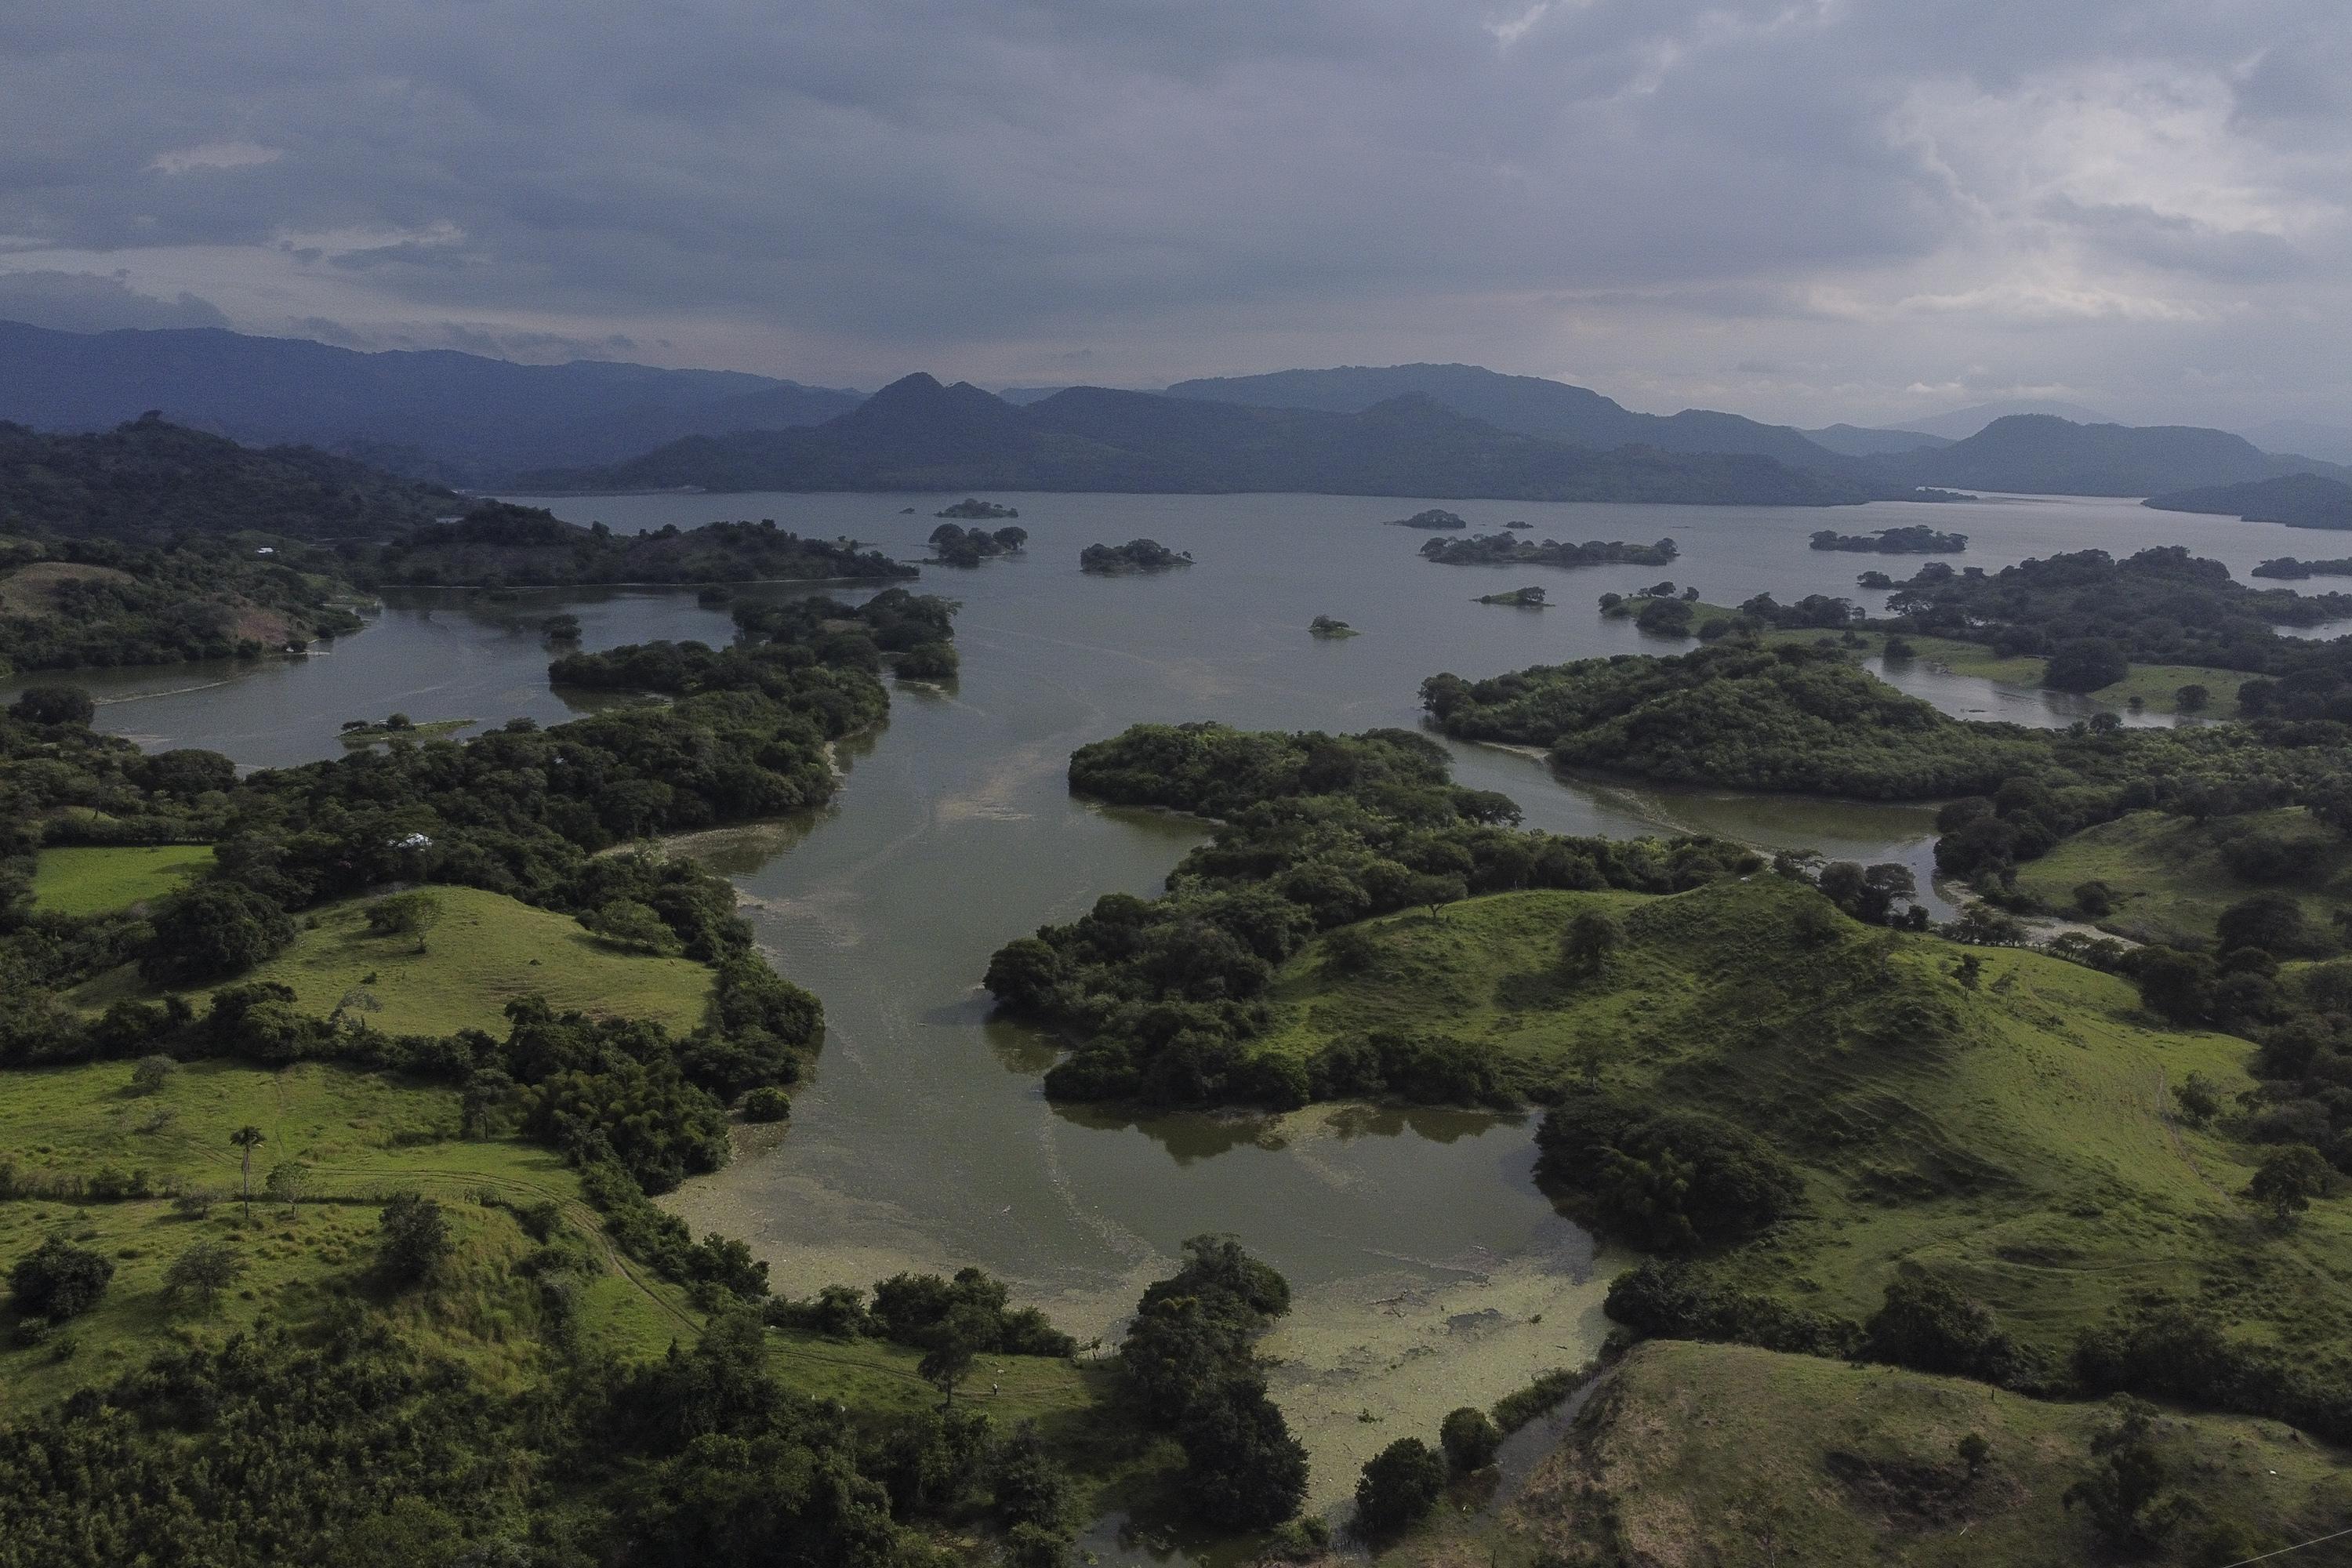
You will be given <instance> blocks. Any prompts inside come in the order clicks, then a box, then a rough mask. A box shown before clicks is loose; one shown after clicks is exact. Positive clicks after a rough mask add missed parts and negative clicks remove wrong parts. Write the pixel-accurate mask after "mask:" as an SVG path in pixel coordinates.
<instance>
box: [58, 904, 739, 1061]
mask: <svg viewBox="0 0 2352 1568" xmlns="http://www.w3.org/2000/svg"><path fill="white" fill-rule="evenodd" d="M432 892H433V895H434V896H435V897H436V898H437V899H438V900H440V903H441V912H440V915H439V917H438V919H437V920H436V921H435V922H434V923H433V925H432V927H431V928H430V929H429V930H428V931H425V935H424V944H425V951H424V952H417V951H416V948H417V942H418V939H417V938H416V937H415V936H371V935H370V934H368V929H367V913H366V910H367V904H368V901H369V900H350V901H348V902H344V903H340V904H330V905H326V906H324V907H323V908H321V909H320V910H317V911H316V915H315V918H316V921H317V924H316V925H315V927H314V926H311V925H310V923H309V922H308V921H305V926H304V929H303V930H302V931H301V932H300V933H299V935H298V936H297V937H296V938H295V941H294V944H293V946H291V947H289V948H288V949H287V950H286V951H285V952H282V953H279V954H278V956H277V957H275V958H273V959H271V960H269V961H268V963H263V964H260V965H258V966H257V967H255V968H253V969H251V970H248V971H247V973H243V974H240V975H238V976H236V979H235V981H233V982H229V983H228V984H247V983H248V982H252V981H257V980H267V981H276V982H278V983H279V984H284V985H289V986H291V987H292V988H293V991H294V995H295V1001H296V1005H298V1006H299V1007H301V1008H302V1009H303V1010H304V1011H306V1012H310V1013H319V1014H325V1013H331V1012H332V1011H333V1010H334V1009H335V1008H336V1007H338V1006H339V1005H343V1004H344V999H345V998H346V997H348V996H350V995H351V994H352V993H354V992H364V993H365V994H367V995H368V996H369V997H371V998H373V1000H374V1001H375V1002H376V1003H377V1004H378V1006H377V1007H376V1008H374V1009H372V1010H369V1011H368V1012H367V1014H366V1016H367V1019H368V1021H369V1022H370V1023H371V1024H373V1025H374V1026H376V1027H377V1028H380V1029H383V1030H384V1031H386V1032H388V1033H392V1034H420V1035H448V1034H454V1033H456V1032H457V1030H459V1029H468V1028H471V1029H488V1030H490V1031H492V1032H494V1033H503V1032H504V1030H505V1027H506V1018H505V1014H504V1011H503V1009H504V1008H505V1006H506V1005H507V1004H508V1003H509V1002H511V1001H513V1000H515V999H516V998H517V997H520V996H529V995H534V994H536V995H541V996H544V997H546V998H547V1000H548V1003H549V1005H551V1006H553V1007H555V1008H556V1009H557V1010H558V1011H563V1010H566V1009H572V1008H577V1009H578V1010H580V1011H582V1012H584V1013H589V1014H592V1015H594V1016H599V1017H623V1018H646V1019H651V1020H653V1021H655V1022H656V1023H661V1024H665V1025H667V1026H669V1027H671V1028H672V1029H677V1030H686V1029H691V1028H693V1027H695V1026H698V1024H700V1023H701V1021H702V1016H703V1012H704V1009H705V1008H706V1006H707V1005H708V1004H709V995H710V972H709V970H708V969H706V968H704V967H703V966H702V965H700V964H698V963H692V962H690V961H688V960H687V959H683V958H654V957H649V956H646V955H643V954H638V953H629V952H621V951H619V950H618V949H616V948H614V947H613V946H611V945H610V944H609V943H606V942H600V941H599V940H597V939H596V938H595V937H593V936H591V935H590V934H589V933H588V932H587V931H583V929H581V926H580V922H579V921H575V920H573V919H572V917H571V916H569V915H564V914H558V913H556V912H554V911H553V910H541V909H535V908H533V907H531V906H530V905H528V904H524V903H520V902H518V901H517V900H513V899H509V898H507V897H505V896H504V895H503V894H499V893H489V892H484V891H482V890H481V889H477V888H435V889H432ZM370 975H373V976H374V977H375V978H374V979H373V980H370V979H369V978H368V977H369V976H370ZM156 994H158V993H156V992H154V991H153V990H152V989H151V988H149V987H147V986H145V985H144V984H142V982H141V981H140V979H139V977H138V974H137V973H136V972H135V971H133V970H131V969H129V968H127V967H126V968H123V969H119V970H116V971H114V972H112V973H109V974H106V975H103V976H101V977H100V978H99V979H97V980H94V981H91V982H90V983H89V984H86V985H83V986H81V987H79V989H77V990H75V991H73V992H71V993H69V994H68V1000H69V1001H71V1002H73V1003H75V1004H76V1005H79V1006H84V1007H89V1008H100V1007H104V1006H106V1005H109V1004H110V1003H113V1002H115V1001H118V1000H121V999H122V998H125V997H132V998H139V999H152V997H153V996H155V995H156Z"/></svg>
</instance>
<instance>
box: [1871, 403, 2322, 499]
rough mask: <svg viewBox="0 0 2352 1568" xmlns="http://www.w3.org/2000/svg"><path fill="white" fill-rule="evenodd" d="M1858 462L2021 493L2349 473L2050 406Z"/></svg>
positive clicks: (2225, 436)
mask: <svg viewBox="0 0 2352 1568" xmlns="http://www.w3.org/2000/svg"><path fill="white" fill-rule="evenodd" d="M1864 461H1865V462H1866V463H1867V464H1868V465H1869V466H1870V467H1871V468H1873V469H1874V471H1876V472H1877V473H1878V474H1879V475H1881V476H1882V477H1883V478H1885V479H1888V480H1892V481H1900V482H1904V483H1907V484H1914V485H1937V486H1947V487H1958V488H1960V489H1987V490H2009V491H2014V492H2020V493H2024V494H2030V495H2095V496H2146V495H2155V494H2159V493H2162V492H2165V491H2170V490H2184V489H2197V488H2199V487H2202V486H2210V485H2231V484H2242V483H2245V482H2248V481H2251V480H2254V479H2274V478H2278V477H2280V476H2283V475H2286V474H2297V473H2304V474H2310V473H2316V474H2323V475H2325V476H2326V477H2328V478H2331V479H2345V478H2352V470H2347V469H2345V468H2338V467H2337V466H2336V465H2335V464H2333V463H2322V462H2319V461H2317V460H2316V459H2315V458H2294V457H2273V456H2272V455H2271V454H2269V453H2267V452H2264V451H2263V450H2262V449H2261V448H2259V447H2256V446H2255V445H2254V444H2253V443H2252V442H2251V441H2249V440H2247V439H2246V438H2245V437H2242V436H2232V435H2231V434H2230V433H2229V432H2228V431H2226V430H2208V429H2203V428H2200V427H2199V426H2189V425H2148V426H2130V425H2077V424H2075V423H2074V422H2073V421H2071V420H2066V419H2061V418H2059V417H2058V416H2055V415H2051V414H2011V415H2009V416H2005V417H2003V418H2000V419H1996V420H1994V421H1993V422H1992V423H1991V424H1990V425H1988V426H1985V427H1984V428H1983V429H1982V430H1979V431H1978V432H1977V433H1976V434H1975V435H1973V436H1971V437H1969V438H1968V439H1967V440H1965V441H1955V442H1953V443H1952V444H1951V445H1950V446H1948V447H1937V448H1935V449H1934V450H1932V451H1920V452H1905V453H1897V454H1893V455H1889V456H1885V457H1879V458H1867V459H1864Z"/></svg>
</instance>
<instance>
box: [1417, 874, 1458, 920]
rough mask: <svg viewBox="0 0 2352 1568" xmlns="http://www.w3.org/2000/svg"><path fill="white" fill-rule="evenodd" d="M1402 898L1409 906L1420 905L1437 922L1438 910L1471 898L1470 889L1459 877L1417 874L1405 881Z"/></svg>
mask: <svg viewBox="0 0 2352 1568" xmlns="http://www.w3.org/2000/svg"><path fill="white" fill-rule="evenodd" d="M1400 896H1401V897H1402V899H1403V900H1404V901H1405V902H1406V903H1408V904H1419V905H1421V906H1422V907H1423V908H1424V909H1426V910H1429V918H1430V919H1431V920H1435V919H1436V918H1437V911H1438V910H1442V909H1444V907H1445V906H1446V905H1448V904H1451V903H1455V902H1458V901H1459V900H1463V899H1465V898H1467V897H1469V896H1470V887H1469V884H1468V883H1467V882H1465V881H1464V880H1463V879H1462V878H1460V877H1459V876H1450V875H1448V876H1441V875H1437V874H1434V873H1430V872H1415V873H1414V874H1413V875H1412V876H1410V877H1408V878H1406V879H1405V882H1404V887H1403V888H1402V890H1401V893H1400Z"/></svg>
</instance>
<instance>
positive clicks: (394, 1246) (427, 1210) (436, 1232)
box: [377, 1193, 457, 1284]
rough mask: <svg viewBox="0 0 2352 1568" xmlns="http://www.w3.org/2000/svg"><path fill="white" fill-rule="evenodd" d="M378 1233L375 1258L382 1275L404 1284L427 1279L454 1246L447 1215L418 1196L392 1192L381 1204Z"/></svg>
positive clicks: (431, 1202)
mask: <svg viewBox="0 0 2352 1568" xmlns="http://www.w3.org/2000/svg"><path fill="white" fill-rule="evenodd" d="M378 1233H379V1235H380V1237H381V1238H382V1239H381V1241H380V1243H379V1248H380V1250H379V1252H378V1255H377V1256H378V1257H379V1258H380V1259H381V1260H382V1262H383V1270H384V1272H385V1273H386V1274H388V1275H390V1276H391V1277H392V1278H393V1279H397V1280H399V1281H401V1282H403V1283H404V1284H413V1283H415V1282H416V1281H419V1280H422V1279H427V1278H429V1277H430V1276H431V1275H432V1273H433V1271H434V1270H435V1269H436V1268H438V1267H439V1266H440V1262H441V1259H442V1258H446V1257H447V1256H448V1255H449V1253H450V1251H451V1249H452V1248H453V1247H455V1246H456V1245H457V1243H456V1238H455V1237H452V1236H451V1235H450V1234H449V1216H448V1215H446V1214H444V1213H443V1212H442V1209H441V1205H439V1204H438V1203H436V1201H434V1200H433V1199H431V1198H428V1197H425V1196H424V1195H423V1194H418V1193H394V1194H393V1196H392V1201H391V1202H389V1203H387V1204H385V1205H383V1219H382V1221H381V1222H379V1226H378Z"/></svg>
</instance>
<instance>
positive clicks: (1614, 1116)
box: [1536, 1089, 1803, 1253]
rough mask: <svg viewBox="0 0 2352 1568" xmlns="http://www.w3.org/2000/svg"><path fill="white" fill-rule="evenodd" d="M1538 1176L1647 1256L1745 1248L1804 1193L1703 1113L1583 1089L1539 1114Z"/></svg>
mask: <svg viewBox="0 0 2352 1568" xmlns="http://www.w3.org/2000/svg"><path fill="white" fill-rule="evenodd" d="M1536 1147H1537V1150H1538V1158H1537V1165H1536V1169H1537V1172H1538V1174H1539V1175H1541V1176H1543V1177H1544V1178H1545V1179H1546V1180H1547V1181H1549V1182H1551V1183H1553V1184H1557V1185H1559V1186H1560V1187H1562V1188H1564V1189H1566V1190H1569V1191H1571V1192H1574V1193H1575V1194H1577V1196H1578V1197H1579V1199H1580V1202H1581V1203H1582V1204H1583V1205H1584V1206H1585V1207H1586V1208H1587V1210H1588V1212H1590V1213H1591V1215H1592V1216H1593V1218H1594V1219H1595V1220H1596V1221H1597V1222H1598V1223H1599V1225H1600V1226H1601V1228H1602V1229H1603V1230H1605V1231H1607V1232H1609V1233H1610V1234H1612V1235H1616V1236H1622V1237H1625V1238H1626V1239H1627V1240H1629V1241H1631V1242H1632V1243H1633V1245H1635V1246H1637V1247H1643V1248H1646V1249H1648V1250H1650V1251H1654V1252H1667V1253H1678V1252H1687V1251H1691V1250H1694V1249H1696V1248H1698V1247H1707V1246H1720V1245H1723V1244H1726V1243H1729V1242H1736V1241H1744V1240H1746V1239H1748V1237H1752V1236H1754V1235H1756V1234H1757V1233H1759V1231H1761V1230H1763V1229H1764V1228H1766V1227H1767V1226H1769V1225H1771V1223H1772V1222H1773V1221H1774V1220H1776V1219H1778V1218H1780V1216H1781V1215H1783V1214H1785V1213H1787V1212H1788V1210H1789V1209H1790V1206H1791V1205H1793V1204H1794V1203H1795V1202H1796V1200H1797V1198H1798V1196H1799V1195H1800V1194H1801V1192H1802V1190H1803V1188H1802V1184H1801V1182H1800V1181H1799V1180H1798V1178H1797V1173H1796V1172H1795V1171H1794V1170H1793V1169H1792V1168H1791V1167H1790V1164H1789V1162H1788V1161H1787V1160H1786V1159H1784V1158H1783V1157H1782V1156H1781V1155H1780V1153H1779V1152H1777V1151H1775V1150H1774V1149H1773V1148H1772V1146H1771V1145H1770V1144H1769V1143H1767V1142H1764V1141H1763V1140H1761V1139H1759V1138H1758V1137H1756V1136H1755V1135H1753V1134H1752V1133H1749V1132H1748V1131H1745V1130H1744V1129H1743V1128H1741V1127H1740V1126H1738V1124H1736V1123H1734V1122H1732V1121H1727V1120H1725V1119H1724V1118H1722V1117H1719V1116H1715V1115H1711V1114H1709V1113H1708V1112H1706V1111H1703V1110H1690V1109H1686V1108H1681V1107H1675V1106H1664V1107H1653V1106H1649V1105H1644V1104H1639V1103H1634V1102H1632V1101H1628V1100H1622V1099H1621V1098H1618V1097H1615V1096H1612V1095H1608V1094H1604V1093H1601V1092H1600V1091H1598V1090H1593V1089H1587V1090H1583V1091H1581V1092H1579V1093H1575V1094H1571V1095H1569V1096H1568V1097H1566V1098H1564V1099H1563V1100H1560V1102H1559V1104H1557V1105H1555V1106H1553V1107H1552V1108H1551V1109H1550V1110H1548V1111H1547V1112H1545V1114H1544V1119H1543V1122H1542V1125H1541V1126H1540V1127H1539V1128H1538V1132H1537V1137H1536Z"/></svg>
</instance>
